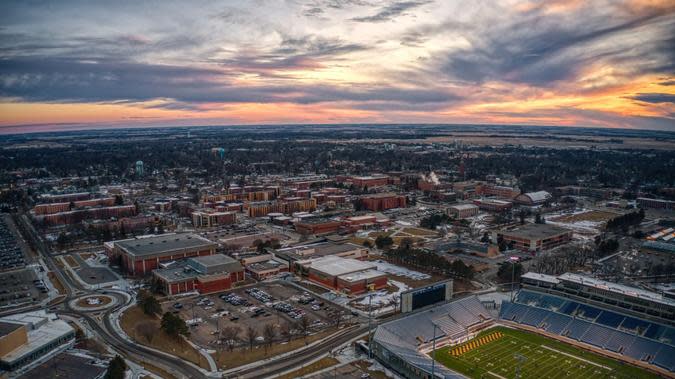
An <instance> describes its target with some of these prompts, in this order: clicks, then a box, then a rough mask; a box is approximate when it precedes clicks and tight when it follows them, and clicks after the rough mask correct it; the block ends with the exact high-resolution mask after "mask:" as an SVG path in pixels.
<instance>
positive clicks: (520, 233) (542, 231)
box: [500, 224, 570, 240]
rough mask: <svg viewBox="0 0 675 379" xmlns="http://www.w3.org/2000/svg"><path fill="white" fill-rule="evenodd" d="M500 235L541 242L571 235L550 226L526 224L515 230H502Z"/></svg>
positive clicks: (559, 228) (557, 227)
mask: <svg viewBox="0 0 675 379" xmlns="http://www.w3.org/2000/svg"><path fill="white" fill-rule="evenodd" d="M500 233H501V234H504V235H508V236H514V237H519V238H524V239H529V240H541V239H546V238H551V237H555V236H558V235H561V234H565V233H570V230H567V229H565V228H561V227H559V226H555V225H549V224H525V225H522V226H518V227H517V228H515V229H510V230H502V231H500Z"/></svg>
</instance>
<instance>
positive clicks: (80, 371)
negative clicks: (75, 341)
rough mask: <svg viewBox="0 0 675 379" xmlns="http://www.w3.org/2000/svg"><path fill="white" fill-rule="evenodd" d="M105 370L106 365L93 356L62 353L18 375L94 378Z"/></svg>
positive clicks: (28, 377)
mask: <svg viewBox="0 0 675 379" xmlns="http://www.w3.org/2000/svg"><path fill="white" fill-rule="evenodd" d="M106 370H107V366H106V365H105V364H104V363H103V362H100V361H97V360H95V359H94V358H91V357H86V356H83V355H75V354H70V353H62V354H59V355H57V356H55V357H52V358H51V359H49V360H47V361H46V362H44V363H42V364H41V365H39V366H37V367H35V368H33V369H31V370H30V371H28V372H26V373H24V374H23V375H21V376H19V379H33V378H40V379H56V378H77V379H95V378H98V377H99V376H101V375H102V374H103V373H104V372H105V371H106Z"/></svg>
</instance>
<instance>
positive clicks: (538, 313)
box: [520, 307, 549, 327]
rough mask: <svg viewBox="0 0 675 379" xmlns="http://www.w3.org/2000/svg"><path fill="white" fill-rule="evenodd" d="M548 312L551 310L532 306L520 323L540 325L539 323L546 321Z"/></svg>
mask: <svg viewBox="0 0 675 379" xmlns="http://www.w3.org/2000/svg"><path fill="white" fill-rule="evenodd" d="M548 314H549V311H547V310H544V309H540V308H534V307H530V309H529V310H528V311H527V314H525V315H524V316H523V318H522V320H521V321H520V323H521V324H525V325H530V326H534V327H539V324H541V322H542V321H544V318H546V316H548Z"/></svg>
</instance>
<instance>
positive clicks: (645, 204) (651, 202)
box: [637, 197, 675, 210]
mask: <svg viewBox="0 0 675 379" xmlns="http://www.w3.org/2000/svg"><path fill="white" fill-rule="evenodd" d="M637 204H638V206H639V207H640V208H653V209H670V210H672V209H675V201H672V200H663V199H649V198H646V197H638V199H637Z"/></svg>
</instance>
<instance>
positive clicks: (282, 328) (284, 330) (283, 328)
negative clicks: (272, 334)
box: [279, 322, 293, 342]
mask: <svg viewBox="0 0 675 379" xmlns="http://www.w3.org/2000/svg"><path fill="white" fill-rule="evenodd" d="M279 334H281V337H282V338H284V339H285V340H286V342H290V341H291V337H293V333H291V324H289V323H288V322H283V323H282V324H280V325H279Z"/></svg>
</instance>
